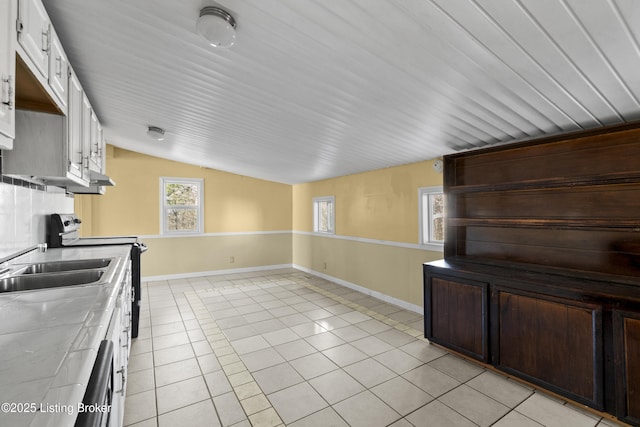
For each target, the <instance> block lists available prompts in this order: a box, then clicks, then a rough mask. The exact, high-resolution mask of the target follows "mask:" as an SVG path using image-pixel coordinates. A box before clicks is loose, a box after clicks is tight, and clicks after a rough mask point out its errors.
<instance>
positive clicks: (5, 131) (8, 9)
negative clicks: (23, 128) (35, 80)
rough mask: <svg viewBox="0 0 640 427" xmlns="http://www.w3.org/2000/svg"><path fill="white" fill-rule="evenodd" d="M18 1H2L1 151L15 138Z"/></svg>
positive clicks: (0, 23)
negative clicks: (16, 19)
mask: <svg viewBox="0 0 640 427" xmlns="http://www.w3.org/2000/svg"><path fill="white" fill-rule="evenodd" d="M16 16H17V10H16V0H2V1H0V85H1V86H2V87H1V91H2V92H1V95H0V96H1V99H0V149H5V150H8V149H11V148H12V147H13V138H14V136H15V109H14V107H15V76H16V70H15V69H16V61H15V57H16V53H15V51H16V48H15V43H14V42H15V39H16V33H15V28H16V27H15V18H16Z"/></svg>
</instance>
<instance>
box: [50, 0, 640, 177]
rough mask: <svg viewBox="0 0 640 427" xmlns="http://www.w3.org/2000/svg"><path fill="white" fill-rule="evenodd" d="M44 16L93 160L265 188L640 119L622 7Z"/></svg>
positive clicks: (547, 3)
mask: <svg viewBox="0 0 640 427" xmlns="http://www.w3.org/2000/svg"><path fill="white" fill-rule="evenodd" d="M44 3H45V6H46V8H47V10H48V12H49V14H50V16H51V19H52V21H53V24H54V26H55V28H56V30H57V32H58V35H59V37H60V38H61V40H62V43H63V46H64V47H65V50H66V52H67V54H68V55H69V58H70V62H71V64H72V65H73V67H74V69H75V71H76V72H77V74H78V75H79V77H80V79H81V81H82V84H83V86H84V87H85V89H86V91H87V93H88V95H89V98H90V99H91V102H92V104H93V106H94V109H95V110H96V111H97V114H98V115H99V118H100V120H101V122H102V123H103V125H104V127H105V131H106V137H107V140H108V142H109V143H110V144H113V145H114V146H117V147H122V148H125V149H129V150H134V151H139V152H142V153H146V154H151V155H155V156H159V157H165V158H169V159H174V160H177V161H181V162H187V163H192V164H196V165H200V166H205V167H210V168H215V169H220V170H224V171H229V172H233V173H238V174H243V175H248V176H253V177H257V178H262V179H268V180H272V181H278V182H284V183H290V184H292V183H300V182H308V181H315V180H319V179H324V178H329V177H335V176H341V175H347V174H352V173H357V172H362V171H365V170H371V169H378V168H383V167H388V166H394V165H399V164H404V163H411V162H415V161H420V160H425V159H430V158H434V157H438V156H441V155H443V154H447V153H452V152H455V151H459V150H467V149H473V148H476V147H482V146H485V145H488V144H497V143H509V142H513V141H518V140H523V139H528V138H532V137H537V136H542V135H549V134H558V133H562V132H569V131H574V130H579V129H584V128H594V127H600V126H605V125H608V124H615V123H621V122H628V121H634V120H638V119H640V43H639V41H640V25H639V24H640V1H637V0H322V1H321V0H315V1H312V0H218V1H217V2H213V1H210V0H180V1H176V0H109V1H105V0H45V1H44ZM207 5H219V6H222V7H224V8H225V9H227V10H228V11H229V12H231V13H232V15H233V16H234V17H235V19H236V21H237V38H236V42H235V45H234V46H232V47H231V48H230V49H216V48H213V47H211V46H209V45H208V44H207V43H206V41H205V40H204V39H202V38H201V37H200V36H199V35H198V34H197V33H196V31H195V25H196V19H197V17H198V15H199V11H200V9H201V8H202V7H203V6H207ZM148 125H155V126H160V127H162V128H164V129H166V132H167V138H166V139H165V140H164V141H155V140H152V139H150V138H148V137H147V136H146V130H147V126H148Z"/></svg>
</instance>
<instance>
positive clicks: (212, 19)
mask: <svg viewBox="0 0 640 427" xmlns="http://www.w3.org/2000/svg"><path fill="white" fill-rule="evenodd" d="M196 29H197V30H198V34H200V35H201V36H202V37H204V38H205V39H206V40H207V41H208V42H209V44H210V45H211V46H214V47H222V48H228V47H231V46H233V43H234V42H235V40H236V20H235V19H233V16H231V14H230V13H229V12H227V11H226V10H224V9H221V8H219V7H216V6H206V7H203V8H202V10H200V17H199V18H198V23H197V25H196Z"/></svg>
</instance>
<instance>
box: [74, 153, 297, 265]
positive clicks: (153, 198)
mask: <svg viewBox="0 0 640 427" xmlns="http://www.w3.org/2000/svg"><path fill="white" fill-rule="evenodd" d="M107 174H108V175H109V176H110V177H111V178H112V179H113V180H114V181H115V182H116V186H115V187H109V188H107V190H106V193H105V194H104V195H101V196H98V195H76V196H75V210H76V213H77V214H78V216H79V217H80V218H82V219H83V224H82V234H83V235H84V236H89V235H90V236H110V235H111V236H112V235H135V236H147V237H146V238H144V239H143V240H144V241H145V243H146V244H147V245H148V246H149V251H148V252H147V253H145V255H144V260H143V263H142V274H143V276H161V275H174V274H183V273H195V272H208V271H213V270H226V269H238V268H252V267H260V266H269V265H281V264H286V265H290V264H291V233H290V231H291V215H292V213H291V186H290V185H286V184H279V183H275V182H270V181H264V180H260V179H255V178H249V177H246V176H241V175H235V174H231V173H226V172H221V171H217V170H212V169H206V168H200V167H198V166H192V165H187V164H184V163H179V162H174V161H171V160H165V159H160V158H157V157H152V156H147V155H144V154H140V153H135V152H132V151H127V150H123V149H119V148H114V147H112V146H108V148H107ZM161 176H169V177H184V178H202V179H204V192H205V195H204V200H205V206H204V216H205V221H204V222H205V233H208V235H207V234H205V236H200V237H197V236H185V237H175V236H171V237H169V236H160V177H161ZM276 231H280V232H283V233H279V234H264V233H265V232H276ZM218 233H243V234H241V235H233V236H226V235H219V234H218ZM247 233H248V234H247Z"/></svg>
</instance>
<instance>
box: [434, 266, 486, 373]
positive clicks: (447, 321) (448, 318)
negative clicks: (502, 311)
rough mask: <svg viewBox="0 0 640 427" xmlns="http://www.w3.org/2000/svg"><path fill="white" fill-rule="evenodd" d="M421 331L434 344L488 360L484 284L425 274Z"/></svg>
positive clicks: (484, 360)
mask: <svg viewBox="0 0 640 427" xmlns="http://www.w3.org/2000/svg"><path fill="white" fill-rule="evenodd" d="M427 282H428V283H426V287H425V308H426V309H425V334H426V337H427V338H428V339H430V340H432V341H434V342H436V343H438V344H442V345H444V346H447V347H449V348H451V349H453V350H456V351H459V352H461V353H463V354H466V355H468V356H471V357H473V358H475V359H478V360H481V361H483V362H488V361H489V351H488V335H487V330H488V318H487V305H488V301H487V286H488V285H487V284H486V283H479V282H471V281H458V280H457V279H455V280H454V279H450V278H441V277H428V280H427Z"/></svg>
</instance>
